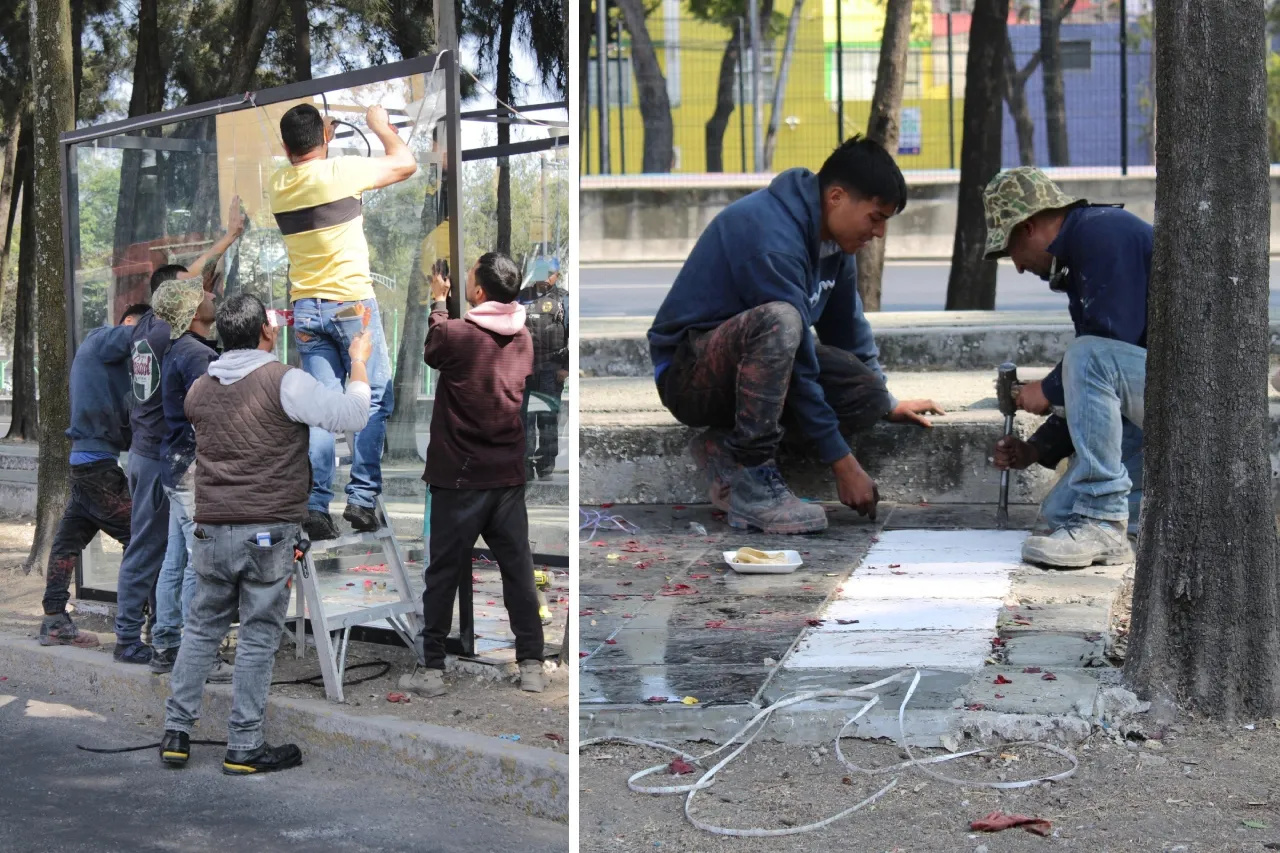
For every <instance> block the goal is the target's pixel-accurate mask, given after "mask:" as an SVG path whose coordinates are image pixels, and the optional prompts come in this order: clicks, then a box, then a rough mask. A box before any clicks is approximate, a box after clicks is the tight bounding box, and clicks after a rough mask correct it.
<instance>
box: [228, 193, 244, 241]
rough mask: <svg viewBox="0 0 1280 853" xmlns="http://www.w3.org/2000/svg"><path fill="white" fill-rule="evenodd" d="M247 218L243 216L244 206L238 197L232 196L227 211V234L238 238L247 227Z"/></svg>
mask: <svg viewBox="0 0 1280 853" xmlns="http://www.w3.org/2000/svg"><path fill="white" fill-rule="evenodd" d="M248 224H249V217H248V216H246V215H245V212H244V205H243V204H241V202H240V196H238V195H233V196H232V197H231V209H230V210H228V211H227V233H228V234H231V235H233V236H235V237H239V236H240V235H241V234H243V233H244V231H245V228H246V227H248Z"/></svg>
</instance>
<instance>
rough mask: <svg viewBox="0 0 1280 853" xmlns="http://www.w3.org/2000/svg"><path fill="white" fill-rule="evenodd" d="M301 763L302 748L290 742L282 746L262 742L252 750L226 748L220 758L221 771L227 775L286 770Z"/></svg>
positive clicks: (246, 774)
mask: <svg viewBox="0 0 1280 853" xmlns="http://www.w3.org/2000/svg"><path fill="white" fill-rule="evenodd" d="M301 763H302V750H300V749H298V747H296V746H294V745H293V744H291V743H286V744H285V745H284V746H268V745H267V744H265V743H264V744H263V745H262V746H260V747H258V748H257V749H254V750H247V749H228V750H227V757H226V758H224V759H223V760H222V772H223V773H225V774H226V775H228V776H248V775H250V774H253V773H275V772H276V771H277V770H288V769H289V768H290V767H297V766H298V765H299V764H301Z"/></svg>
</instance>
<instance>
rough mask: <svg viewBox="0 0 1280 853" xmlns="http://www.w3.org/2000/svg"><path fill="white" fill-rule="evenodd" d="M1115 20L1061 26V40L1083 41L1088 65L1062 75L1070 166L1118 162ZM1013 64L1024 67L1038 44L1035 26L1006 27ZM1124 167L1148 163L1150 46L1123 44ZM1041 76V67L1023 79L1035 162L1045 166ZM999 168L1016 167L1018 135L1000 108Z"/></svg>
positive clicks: (1118, 39) (1046, 158)
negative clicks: (1032, 127) (1125, 67)
mask: <svg viewBox="0 0 1280 853" xmlns="http://www.w3.org/2000/svg"><path fill="white" fill-rule="evenodd" d="M1118 30H1119V27H1118V25H1117V24H1114V23H1112V24H1064V25H1063V27H1062V40H1063V41H1064V42H1065V41H1089V42H1091V44H1092V63H1091V67H1090V68H1089V69H1088V70H1084V69H1067V70H1064V71H1063V73H1062V76H1063V84H1064V88H1065V90H1066V97H1067V143H1068V152H1069V153H1070V155H1071V165H1072V166H1119V165H1120V132H1121V131H1120V38H1119V35H1120V34H1119V31H1118ZM1009 39H1010V41H1011V42H1012V43H1013V52H1014V57H1015V58H1016V60H1017V63H1018V68H1019V69H1022V68H1023V67H1024V66H1026V64H1027V62H1028V61H1029V60H1030V59H1031V56H1032V55H1033V54H1034V53H1035V52H1036V51H1037V50H1038V49H1039V48H1040V26H1039V25H1038V24H1018V25H1014V26H1010V27H1009ZM1128 70H1129V109H1128V137H1129V165H1130V166H1149V165H1151V162H1152V157H1151V145H1150V142H1149V141H1148V140H1147V138H1146V137H1147V133H1146V128H1147V126H1148V125H1149V123H1150V116H1149V108H1147V107H1144V106H1143V101H1144V99H1146V100H1149V99H1150V93H1149V91H1148V89H1149V88H1150V76H1151V54H1150V45H1149V44H1144V45H1143V46H1142V47H1141V48H1138V49H1135V48H1133V47H1132V46H1130V48H1129V55H1128ZM1043 82H1044V76H1043V70H1042V68H1037V69H1036V72H1035V73H1034V74H1033V75H1031V77H1030V78H1029V79H1028V80H1027V86H1026V89H1025V92H1026V98H1027V106H1028V108H1029V111H1030V113H1031V117H1032V120H1033V121H1034V122H1035V126H1036V131H1035V152H1036V165H1038V166H1048V165H1049V148H1048V144H1047V141H1046V138H1045V126H1044V87H1043ZM1003 146H1004V148H1003V161H1004V166H1005V167H1006V168H1007V167H1010V166H1017V165H1020V164H1019V160H1018V134H1017V130H1016V129H1015V128H1014V124H1013V117H1012V116H1011V115H1010V114H1009V109H1008V107H1007V106H1006V107H1005V109H1004V136H1003Z"/></svg>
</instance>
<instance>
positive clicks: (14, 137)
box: [0, 103, 24, 317]
mask: <svg viewBox="0 0 1280 853" xmlns="http://www.w3.org/2000/svg"><path fill="white" fill-rule="evenodd" d="M23 106H24V105H23V103H18V104H15V105H14V107H13V109H11V110H10V111H9V114H8V115H6V116H5V117H4V130H5V133H7V134H9V140H8V142H6V143H5V146H4V152H3V154H0V158H3V163H0V217H3V218H2V219H0V222H4V231H3V237H0V317H3V316H4V308H5V301H4V280H5V272H6V271H7V270H8V267H9V253H10V251H11V250H12V249H13V222H14V219H15V218H16V216H17V213H18V197H17V194H16V193H14V191H13V187H14V184H15V181H14V174H15V172H16V169H17V165H18V140H19V138H20V137H21V134H22V113H23ZM17 183H19V184H20V183H21V182H20V181H19V182H17Z"/></svg>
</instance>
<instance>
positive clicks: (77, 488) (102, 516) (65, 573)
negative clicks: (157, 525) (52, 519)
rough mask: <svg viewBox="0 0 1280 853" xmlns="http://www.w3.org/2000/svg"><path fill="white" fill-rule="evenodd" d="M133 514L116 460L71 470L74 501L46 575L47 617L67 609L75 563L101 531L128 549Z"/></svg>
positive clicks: (69, 504)
mask: <svg viewBox="0 0 1280 853" xmlns="http://www.w3.org/2000/svg"><path fill="white" fill-rule="evenodd" d="M132 512H133V502H132V501H131V500H130V499H129V483H128V480H126V479H125V475H124V471H122V470H121V469H120V466H119V465H118V464H117V463H116V462H115V461H114V460H110V459H108V460H104V461H102V462H92V463H90V464H88V465H72V466H71V500H69V501H67V508H66V509H65V510H63V512H62V521H60V522H58V530H57V532H56V533H55V534H54V536H53V550H52V552H51V553H50V554H49V569H48V571H47V572H46V573H45V587H44V602H43V604H44V612H45V615H46V616H56V615H57V614H59V613H62V612H63V611H65V610H66V609H67V600H68V599H69V598H70V597H71V595H70V592H69V590H70V588H71V579H72V577H74V576H75V572H76V561H77V560H78V559H79V557H80V553H81V552H82V551H84V549H85V548H86V547H87V546H88V545H89V543H90V542H91V541H93V537H94V536H97V535H98V531H99V530H101V531H102V532H103V533H105V534H107V535H108V536H110V537H111V538H112V539H115V540H116V541H117V542H119V543H120V544H121V545H123V546H124V547H125V548H128V547H129V518H130V515H131V514H132Z"/></svg>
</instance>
